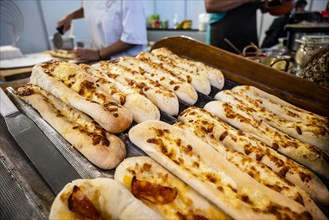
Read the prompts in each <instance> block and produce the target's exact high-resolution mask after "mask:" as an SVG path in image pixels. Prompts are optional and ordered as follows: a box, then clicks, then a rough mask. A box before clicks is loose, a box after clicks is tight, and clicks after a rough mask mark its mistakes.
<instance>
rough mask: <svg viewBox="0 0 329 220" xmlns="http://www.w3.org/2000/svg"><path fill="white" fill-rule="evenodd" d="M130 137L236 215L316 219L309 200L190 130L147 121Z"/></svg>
mask: <svg viewBox="0 0 329 220" xmlns="http://www.w3.org/2000/svg"><path fill="white" fill-rule="evenodd" d="M129 138H130V140H131V141H132V142H133V143H134V144H136V145H137V146H138V147H140V148H141V149H142V150H143V151H144V152H146V153H147V154H148V155H150V156H151V157H152V158H153V159H154V160H156V161H157V162H158V163H160V164H161V165H162V166H164V167H166V168H167V169H168V170H169V171H171V172H172V173H173V174H175V175H176V176H178V177H179V178H180V179H182V180H183V181H184V182H185V183H187V184H188V185H190V186H191V187H192V188H194V189H195V190H196V191H198V192H199V193H200V194H202V195H203V196H204V197H206V198H207V199H209V200H210V201H211V202H213V203H214V204H215V205H217V206H218V207H219V208H221V209H222V210H223V211H224V212H226V213H227V214H228V215H230V216H231V217H233V218H237V219H282V218H291V219H312V215H311V214H310V213H309V212H308V211H307V210H306V209H305V207H304V206H302V205H300V204H299V203H298V202H296V201H294V200H291V199H289V198H287V197H285V196H283V195H281V194H280V193H278V192H276V191H274V190H271V189H270V188H268V187H266V186H264V185H262V184H260V183H258V182H257V181H256V180H254V179H253V178H252V177H250V176H249V175H248V174H246V173H243V172H242V171H240V170H239V169H238V168H237V167H236V166H234V165H233V164H231V163H229V162H228V161H227V160H226V159H225V158H224V157H222V156H221V155H219V154H218V153H217V152H216V150H215V149H213V148H212V147H211V146H209V145H207V144H206V143H205V142H203V141H202V140H201V139H199V138H198V137H196V136H195V135H193V133H191V132H189V131H186V130H182V129H179V128H177V127H173V126H171V125H169V124H167V123H164V122H161V121H146V122H143V123H140V124H138V125H136V126H134V127H133V128H132V129H130V131H129Z"/></svg>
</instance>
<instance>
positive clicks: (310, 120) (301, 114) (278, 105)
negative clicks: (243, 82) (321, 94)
mask: <svg viewBox="0 0 329 220" xmlns="http://www.w3.org/2000/svg"><path fill="white" fill-rule="evenodd" d="M232 90H233V91H236V92H239V93H241V94H245V95H246V96H250V97H251V98H253V99H255V100H256V101H257V102H258V103H259V104H260V105H262V106H263V107H264V108H266V110H267V111H269V112H273V113H276V114H280V115H281V116H282V117H284V118H285V119H287V120H293V121H300V122H304V123H306V124H311V125H318V126H320V127H324V128H326V129H327V130H329V119H328V118H327V117H324V116H320V115H317V114H314V113H312V112H309V111H306V110H304V109H301V108H298V107H296V106H294V105H291V104H289V103H287V102H285V101H283V100H281V99H280V98H278V97H276V96H273V95H271V94H268V93H266V92H264V91H262V90H260V89H257V88H256V87H252V86H238V87H235V88H233V89H232ZM272 99H274V100H278V102H277V101H272ZM282 113H283V114H282Z"/></svg>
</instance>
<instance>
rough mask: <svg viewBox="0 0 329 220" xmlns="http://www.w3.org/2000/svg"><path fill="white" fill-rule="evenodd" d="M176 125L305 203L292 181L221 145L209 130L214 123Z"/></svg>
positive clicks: (261, 180)
mask: <svg viewBox="0 0 329 220" xmlns="http://www.w3.org/2000/svg"><path fill="white" fill-rule="evenodd" d="M175 126H177V127H180V128H182V129H184V130H191V131H192V132H193V133H194V134H195V135H196V136H198V137H199V138H201V139H202V140H203V141H205V142H206V143H208V144H209V145H210V146H212V147H213V148H214V149H215V150H217V151H218V152H219V153H220V154H221V155H222V156H224V157H225V158H226V159H227V160H228V161H230V162H231V163H232V164H234V165H235V166H237V167H238V168H239V169H240V170H241V171H243V172H245V173H247V174H248V175H250V176H251V177H253V178H254V179H255V180H257V181H258V182H260V183H262V184H263V185H265V186H267V187H269V188H271V189H273V190H275V191H277V192H279V193H282V194H283V195H285V196H287V197H289V198H291V199H293V200H295V201H297V202H299V203H300V204H302V205H304V201H303V198H302V197H301V195H300V193H299V190H298V189H297V188H296V187H294V185H293V184H292V183H290V182H289V181H287V180H286V179H284V178H282V177H280V176H279V175H278V174H276V173H274V172H273V171H272V170H271V169H270V168H269V167H267V166H266V165H265V164H263V163H260V162H258V161H256V160H253V159H251V158H249V157H247V156H245V155H244V154H242V153H240V152H237V151H235V150H233V149H227V148H225V147H224V146H223V145H221V144H220V143H219V142H218V141H217V140H216V138H215V136H214V135H212V133H210V132H208V131H209V130H210V128H214V124H213V123H209V122H208V121H201V120H196V121H191V120H190V121H189V122H187V123H183V122H180V123H176V124H175Z"/></svg>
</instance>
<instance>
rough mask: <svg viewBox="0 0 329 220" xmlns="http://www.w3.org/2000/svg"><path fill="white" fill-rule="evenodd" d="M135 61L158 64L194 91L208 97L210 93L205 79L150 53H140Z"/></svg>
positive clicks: (208, 84)
mask: <svg viewBox="0 0 329 220" xmlns="http://www.w3.org/2000/svg"><path fill="white" fill-rule="evenodd" d="M136 58H137V59H142V60H143V59H146V60H148V61H149V62H153V63H157V64H160V65H161V67H162V68H164V69H167V70H169V71H170V72H172V73H173V74H175V75H176V76H177V77H179V78H182V79H184V80H185V81H187V82H188V83H190V84H192V85H193V87H194V88H195V90H196V91H198V92H201V93H202V94H205V95H209V93H210V91H211V86H210V82H209V80H208V78H207V77H205V76H203V75H200V74H198V73H193V72H192V73H191V72H188V71H186V70H185V69H183V68H181V67H178V66H175V65H173V64H172V62H166V60H164V59H161V56H156V55H154V54H152V53H150V52H141V53H139V54H138V55H137V56H136Z"/></svg>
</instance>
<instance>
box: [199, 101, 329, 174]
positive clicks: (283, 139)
mask: <svg viewBox="0 0 329 220" xmlns="http://www.w3.org/2000/svg"><path fill="white" fill-rule="evenodd" d="M204 108H205V109H206V110H207V111H209V112H211V113H213V114H214V115H216V116H218V117H220V118H221V119H223V120H224V121H226V122H228V123H230V124H231V125H233V126H234V127H236V128H238V129H241V130H242V131H245V132H248V133H251V134H253V136H254V137H255V138H256V139H258V140H260V141H262V142H264V143H265V144H266V145H267V146H269V147H271V148H272V149H274V150H276V151H278V152H280V153H282V154H284V155H286V156H287V157H289V158H291V159H293V160H295V161H296V162H298V163H301V164H303V165H304V166H306V167H308V168H309V169H311V170H313V171H314V172H316V173H317V174H319V175H321V176H323V177H325V178H327V179H329V157H328V155H326V154H325V153H323V152H322V151H320V150H318V149H317V148H316V147H314V146H313V145H310V144H307V143H304V142H301V141H299V140H297V139H294V138H292V137H289V136H288V135H287V134H285V133H283V132H281V131H279V130H278V129H276V128H274V127H272V126H270V125H268V124H266V122H263V120H262V119H256V118H253V117H252V115H251V114H250V112H251V111H254V109H252V108H247V107H244V106H242V105H233V104H231V103H228V102H220V101H212V102H209V103H207V104H206V105H205V107H204Z"/></svg>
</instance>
